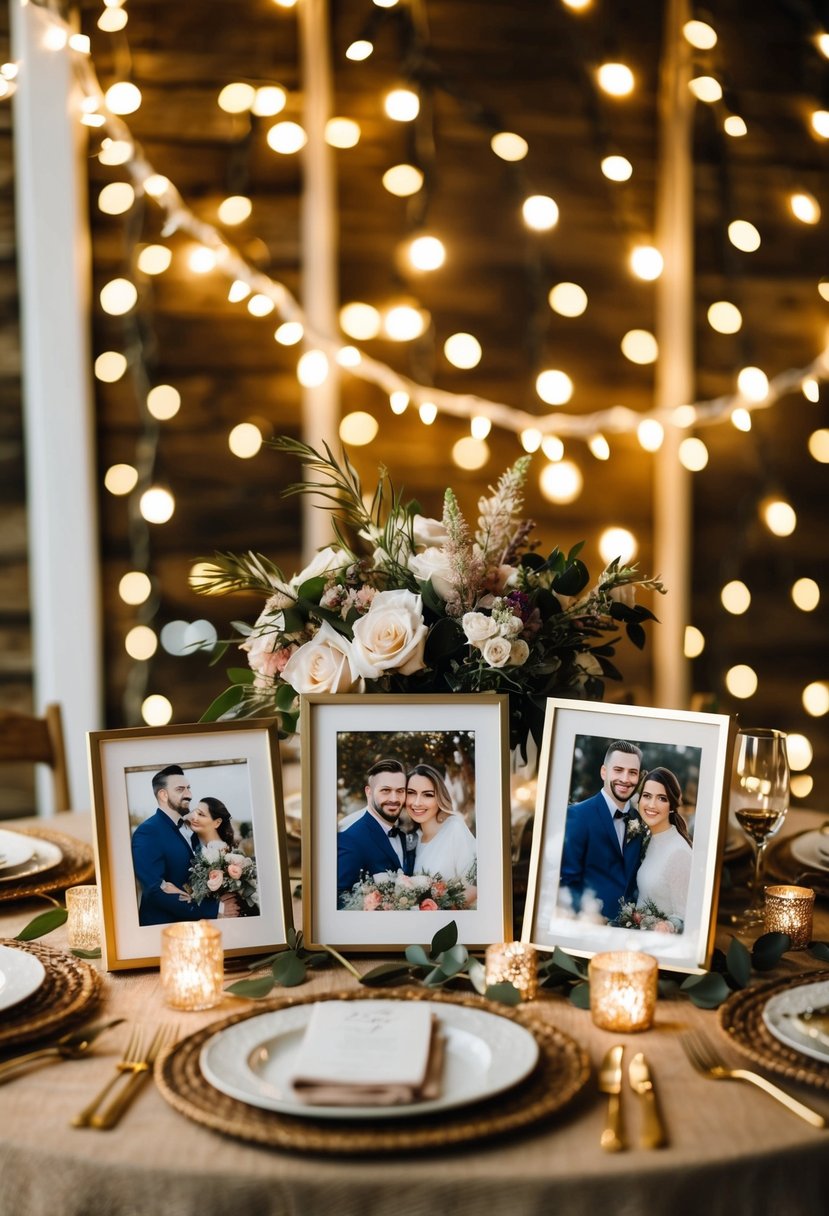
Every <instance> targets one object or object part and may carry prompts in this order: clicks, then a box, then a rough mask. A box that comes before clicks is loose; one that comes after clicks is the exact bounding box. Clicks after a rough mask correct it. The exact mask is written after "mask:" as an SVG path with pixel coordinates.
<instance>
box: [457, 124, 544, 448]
mask: <svg viewBox="0 0 829 1216" xmlns="http://www.w3.org/2000/svg"><path fill="white" fill-rule="evenodd" d="M489 146H490V147H491V148H492V151H493V152H494V153H495V155H496V156H500V158H501V160H506V161H518V160H523V159H524V157H525V156H526V155H527V153H528V152H529V150H530V149H529V144H528V143H527V141H526V139H523V138H522V137H521V136H520V135H516V134H515V133H514V132H513V131H499V132H498V134H497V135H493V137H492V139H491V140H490V141H489ZM462 467H463V466H462Z"/></svg>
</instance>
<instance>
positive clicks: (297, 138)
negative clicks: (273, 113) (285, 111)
mask: <svg viewBox="0 0 829 1216" xmlns="http://www.w3.org/2000/svg"><path fill="white" fill-rule="evenodd" d="M265 139H266V140H267V143H268V147H269V148H272V149H273V150H274V152H279V153H281V154H282V155H283V156H292V155H293V154H294V153H295V152H299V151H300V149H301V148H304V147H305V145H306V144H307V142H308V136H307V135H306V134H305V130H304V128H303V127H301V126H300V125H299V123H298V122H277V123H274V125H273V126H272V127H271V129H270V130H269V131H268V134H267V135H266V136H265Z"/></svg>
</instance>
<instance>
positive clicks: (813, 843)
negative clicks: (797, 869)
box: [789, 829, 829, 870]
mask: <svg viewBox="0 0 829 1216" xmlns="http://www.w3.org/2000/svg"><path fill="white" fill-rule="evenodd" d="M789 847H790V848H791V851H792V857H794V858H795V859H796V860H797V861H799V862H800V863H801V865H804V866H808V868H809V869H810V870H829V836H827V834H826V833H825V832H821V831H819V830H818V829H815V831H814V832H803V833H802V835H800V836H794V837H793V838H792V842H791V845H790V846H789Z"/></svg>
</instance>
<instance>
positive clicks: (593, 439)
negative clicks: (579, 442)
mask: <svg viewBox="0 0 829 1216" xmlns="http://www.w3.org/2000/svg"><path fill="white" fill-rule="evenodd" d="M587 446H588V448H589V449H590V451H591V452H592V454H593V455H594V456H595V458H596V459H597V460H609V459H610V444H609V443H608V442H607V440H606V439H605V437H604V435H591V436H590V438H589V439H588V441H587Z"/></svg>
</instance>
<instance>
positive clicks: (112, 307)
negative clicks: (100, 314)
mask: <svg viewBox="0 0 829 1216" xmlns="http://www.w3.org/2000/svg"><path fill="white" fill-rule="evenodd" d="M99 299H100V301H101V308H103V310H104V312H106V313H109V315H110V316H111V317H123V316H124V315H125V313H128V312H129V311H130V310H131V309H133V308H134V307H135V305H136V304H137V302H138V289H137V288H136V286H135V284H134V283H131V282H130V281H129V279H110V281H109V282H108V283H105V284H104V286H103V287H102V288H101V294H100V296H99Z"/></svg>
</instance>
